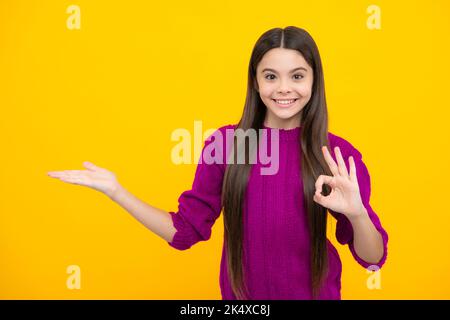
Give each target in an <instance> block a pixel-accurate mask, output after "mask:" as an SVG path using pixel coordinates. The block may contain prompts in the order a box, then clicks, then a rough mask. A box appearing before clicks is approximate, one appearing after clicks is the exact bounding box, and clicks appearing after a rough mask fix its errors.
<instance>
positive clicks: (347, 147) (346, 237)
mask: <svg viewBox="0 0 450 320" xmlns="http://www.w3.org/2000/svg"><path fill="white" fill-rule="evenodd" d="M339 139H340V138H339ZM330 145H331V147H332V152H331V155H332V157H333V159H334V160H335V161H336V157H335V155H334V147H335V146H339V147H340V150H341V153H342V156H343V158H344V160H345V165H346V166H347V169H349V168H350V163H349V159H348V157H349V156H353V159H354V160H355V167H356V175H357V177H358V185H359V190H360V194H361V200H362V202H363V205H364V207H365V208H366V210H367V212H368V214H369V218H370V220H371V221H372V223H373V224H374V226H375V228H376V229H377V230H378V231H379V232H380V234H381V237H382V239H383V249H384V252H383V257H382V258H381V260H380V261H379V262H378V263H375V264H374V263H369V262H367V261H364V260H363V259H361V258H360V257H359V256H358V255H357V253H356V251H355V248H354V245H353V227H352V225H351V222H350V220H348V218H347V217H346V216H345V215H343V214H341V213H338V212H334V211H332V210H329V212H330V213H331V214H332V215H333V216H334V217H335V218H336V219H337V224H336V238H337V240H338V242H339V243H341V244H343V245H344V244H347V245H348V247H349V249H350V252H351V253H352V255H353V257H354V258H355V260H356V261H357V262H358V263H359V264H360V265H361V266H363V267H364V268H366V269H367V268H369V267H371V268H373V267H374V266H376V267H378V269H379V268H381V267H382V265H383V264H384V263H385V261H386V258H387V243H388V234H387V232H386V230H385V229H384V228H383V226H382V225H381V222H380V219H379V217H378V215H377V214H376V213H375V211H374V210H373V208H372V206H371V204H370V193H371V182H370V175H369V171H368V169H367V166H366V165H365V164H364V162H363V160H362V155H361V153H360V152H359V151H358V150H357V149H356V148H354V147H353V146H352V145H351V144H349V143H348V142H346V141H345V140H344V143H342V141H339V140H338V141H337V142H336V143H335V144H333V143H332V141H330ZM375 269H376V268H373V269H372V270H375Z"/></svg>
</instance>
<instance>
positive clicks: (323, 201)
mask: <svg viewBox="0 0 450 320" xmlns="http://www.w3.org/2000/svg"><path fill="white" fill-rule="evenodd" d="M313 200H314V201H315V202H317V203H318V204H320V205H321V206H323V207H325V208H328V207H329V202H330V199H329V197H328V196H323V195H321V194H320V193H315V194H314V196H313Z"/></svg>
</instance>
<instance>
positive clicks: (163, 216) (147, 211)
mask: <svg viewBox="0 0 450 320" xmlns="http://www.w3.org/2000/svg"><path fill="white" fill-rule="evenodd" d="M83 165H84V167H85V168H86V169H87V170H64V171H50V172H48V173H47V174H48V176H50V177H52V178H57V179H59V180H61V181H63V182H67V183H71V184H75V185H81V186H86V187H89V188H92V189H94V190H97V191H100V192H102V193H104V194H105V195H106V196H108V197H109V198H110V199H112V200H113V201H115V202H116V203H118V204H119V205H120V206H121V207H122V208H124V209H125V210H126V211H128V212H129V213H130V214H131V215H132V216H133V217H134V218H136V220H138V221H139V222H141V223H142V224H143V225H144V226H146V227H147V228H148V229H149V230H150V231H152V232H154V233H155V234H157V235H158V236H160V237H161V238H163V239H164V240H166V241H171V240H172V239H173V237H174V234H175V231H176V229H175V227H174V224H173V222H172V217H171V216H170V214H169V213H167V212H165V211H163V210H160V209H157V208H155V207H152V206H150V205H148V204H146V203H145V202H143V201H141V200H139V199H138V198H136V197H135V196H134V195H132V194H131V193H130V192H128V191H127V190H126V189H125V188H123V187H122V186H121V184H120V183H119V182H118V181H117V178H116V175H115V174H114V173H113V172H111V171H109V170H107V169H105V168H101V167H98V166H96V165H94V164H93V163H90V162H87V161H86V162H84V163H83Z"/></svg>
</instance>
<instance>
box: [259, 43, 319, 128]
mask: <svg viewBox="0 0 450 320" xmlns="http://www.w3.org/2000/svg"><path fill="white" fill-rule="evenodd" d="M256 81H257V84H258V86H257V88H256V89H257V90H258V91H259V96H260V97H261V100H262V101H263V102H264V104H265V105H266V107H267V112H266V118H265V120H264V124H265V125H266V126H268V127H271V128H283V129H290V128H295V127H298V126H299V124H300V120H301V111H302V109H303V108H304V106H305V105H306V104H307V103H308V101H309V99H310V98H311V94H312V84H313V70H312V68H311V67H310V66H309V65H308V63H307V62H306V60H305V59H304V58H303V56H302V54H301V53H300V52H298V51H297V50H292V49H285V48H274V49H271V50H269V51H267V52H266V54H265V55H264V56H263V58H262V59H261V61H260V62H259V64H258V66H257V68H256Z"/></svg>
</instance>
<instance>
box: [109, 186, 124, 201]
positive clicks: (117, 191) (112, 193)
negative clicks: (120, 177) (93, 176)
mask: <svg viewBox="0 0 450 320" xmlns="http://www.w3.org/2000/svg"><path fill="white" fill-rule="evenodd" d="M124 190H125V189H124V188H123V187H122V186H121V185H120V184H119V183H117V184H115V185H114V186H113V187H111V189H110V190H109V191H108V192H107V193H106V195H107V196H108V197H109V198H111V200H113V201H117V199H118V198H119V197H120V195H121V194H122V193H123V192H124Z"/></svg>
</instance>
